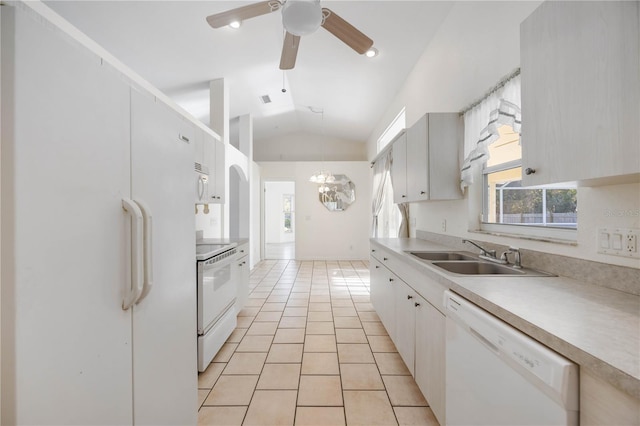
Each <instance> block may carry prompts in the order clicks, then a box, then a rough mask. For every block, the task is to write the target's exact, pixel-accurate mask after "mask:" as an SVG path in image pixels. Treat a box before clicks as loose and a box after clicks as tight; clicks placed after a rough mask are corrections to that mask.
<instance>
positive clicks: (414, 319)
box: [369, 247, 445, 425]
mask: <svg viewBox="0 0 640 426" xmlns="http://www.w3.org/2000/svg"><path fill="white" fill-rule="evenodd" d="M371 254H372V256H371V259H370V263H369V264H370V272H371V274H370V277H371V278H370V279H371V281H370V283H371V287H370V288H371V303H372V304H373V307H374V308H375V310H376V312H377V313H378V316H379V317H380V321H382V324H383V325H384V327H385V328H386V330H387V332H388V333H389V336H390V337H391V339H392V340H393V343H394V344H395V345H396V349H398V353H399V354H400V356H401V357H402V360H403V361H404V363H405V365H406V366H407V368H408V369H409V371H410V372H411V375H412V376H413V377H414V379H415V381H416V383H417V385H418V387H419V388H420V390H421V391H422V394H423V396H424V397H425V399H426V400H427V402H428V403H429V406H430V407H431V410H432V411H433V413H434V415H435V416H436V418H437V419H438V421H439V422H440V424H441V425H444V424H445V316H444V314H443V313H442V312H440V311H439V310H438V309H437V308H436V307H435V306H434V304H437V303H438V301H440V300H441V297H440V298H439V296H441V295H442V294H443V292H444V287H442V286H441V285H440V284H438V283H437V282H435V281H433V280H430V279H429V278H426V277H424V276H423V274H422V273H420V272H418V271H417V270H415V269H412V267H411V266H409V265H402V263H401V261H400V260H398V258H391V256H392V255H389V254H388V253H386V252H385V251H384V250H383V249H380V248H378V247H376V248H375V249H373V250H372V253H371ZM389 264H391V265H393V266H391V268H392V269H390V268H389ZM420 292H423V293H422V294H423V295H424V296H425V297H423V296H422V295H421V294H420ZM434 295H435V297H434ZM426 297H429V298H430V299H429V300H427V299H426ZM432 302H433V303H434V304H432Z"/></svg>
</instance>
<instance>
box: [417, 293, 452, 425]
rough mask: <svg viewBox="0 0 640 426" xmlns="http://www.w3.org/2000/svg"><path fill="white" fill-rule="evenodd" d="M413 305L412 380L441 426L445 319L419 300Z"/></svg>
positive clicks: (424, 301) (442, 415) (443, 399)
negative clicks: (414, 350) (414, 322)
mask: <svg viewBox="0 0 640 426" xmlns="http://www.w3.org/2000/svg"><path fill="white" fill-rule="evenodd" d="M416 303H418V306H416V309H415V317H416V324H415V331H416V346H415V348H416V353H415V357H416V361H415V362H416V364H415V365H416V366H415V374H414V377H415V379H416V384H417V385H418V387H419V388H420V390H421V391H422V395H424V397H425V398H426V400H427V401H429V406H430V407H431V410H432V411H433V414H435V416H436V418H437V419H438V421H439V422H440V424H441V425H444V424H446V423H445V357H446V351H445V342H446V336H445V331H446V328H445V327H446V321H445V320H446V317H445V316H444V314H443V313H442V312H440V311H438V310H437V309H436V308H434V307H433V306H432V305H431V304H430V303H429V302H427V301H426V300H424V299H423V298H422V297H420V296H418V297H417V301H416Z"/></svg>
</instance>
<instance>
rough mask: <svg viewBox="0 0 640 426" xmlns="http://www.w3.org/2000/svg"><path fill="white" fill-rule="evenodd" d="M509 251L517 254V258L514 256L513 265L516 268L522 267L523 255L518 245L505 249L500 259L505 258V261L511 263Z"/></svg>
mask: <svg viewBox="0 0 640 426" xmlns="http://www.w3.org/2000/svg"><path fill="white" fill-rule="evenodd" d="M509 253H514V254H515V258H514V261H513V262H514V263H513V267H514V268H515V269H522V255H521V254H520V249H518V248H516V247H509V249H508V250H507V251H505V252H504V253H502V255H501V256H500V260H504V261H505V263H509V257H508V256H509Z"/></svg>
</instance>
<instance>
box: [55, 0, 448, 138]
mask: <svg viewBox="0 0 640 426" xmlns="http://www.w3.org/2000/svg"><path fill="white" fill-rule="evenodd" d="M45 3H46V4H47V5H49V6H50V7H51V8H52V9H53V10H55V11H56V12H57V13H59V14H60V15H62V16H63V17H64V18H66V19H67V20H68V21H70V22H71V23H72V24H74V25H75V26H76V27H78V28H79V29H80V30H81V31H83V32H84V33H86V34H87V35H88V36H89V37H91V38H92V39H94V40H95V41H97V42H98V43H99V44H101V45H102V46H103V47H104V48H106V49H107V50H108V51H110V52H111V53H112V54H113V55H114V56H116V57H117V58H119V59H120V60H121V61H122V62H124V63H125V64H126V65H128V66H129V67H130V68H132V69H133V70H134V71H136V72H137V73H138V74H140V75H141V76H142V77H144V78H145V79H147V80H148V81H149V82H150V83H152V84H153V85H154V86H156V87H158V88H159V89H160V90H162V91H163V92H165V93H166V94H167V95H169V96H170V97H171V98H173V99H174V100H175V101H176V102H177V103H178V104H180V105H181V106H182V107H184V108H185V109H186V110H187V111H189V112H190V113H191V114H193V115H194V116H195V117H197V118H199V119H200V120H202V121H203V122H205V123H208V121H209V118H208V117H209V92H208V88H209V81H210V80H214V79H218V78H224V79H225V82H226V84H227V86H228V87H229V108H230V117H235V116H240V115H245V114H251V115H252V117H253V122H254V139H255V140H260V139H267V138H277V137H279V136H284V135H286V134H291V133H304V132H307V133H318V117H317V114H314V113H313V112H311V111H310V108H309V107H312V108H314V109H315V110H320V109H322V110H323V111H324V129H323V132H324V133H325V134H326V135H327V136H333V137H336V138H341V139H346V140H353V141H366V140H367V139H368V138H369V136H370V133H371V131H372V129H373V128H374V127H375V125H376V124H377V123H378V121H379V120H380V118H381V115H382V114H383V113H384V112H385V110H386V109H387V106H388V104H389V102H390V101H391V100H392V99H393V97H394V95H395V94H396V93H397V91H398V90H399V89H400V87H401V85H402V83H403V82H404V80H405V78H406V76H407V74H408V73H409V71H410V70H411V69H412V67H413V66H414V64H415V63H416V61H417V59H418V58H419V56H420V55H421V54H422V52H423V51H424V49H425V48H426V46H427V45H428V43H429V42H430V40H431V38H432V37H433V35H434V34H435V32H436V31H437V29H438V27H439V26H440V24H441V23H442V22H443V20H444V19H445V18H446V16H447V14H448V13H449V11H450V10H451V8H452V6H453V2H446V1H445V2H436V1H366V0H358V1H329V0H323V1H322V6H324V7H328V8H329V9H331V10H333V11H334V12H335V13H337V14H338V15H340V16H341V17H342V18H344V19H346V20H347V21H348V22H350V23H351V24H352V25H354V26H355V27H356V28H358V29H359V30H360V31H362V32H363V33H365V34H366V35H368V36H369V37H370V38H372V39H373V40H374V46H375V47H376V48H377V49H378V50H379V52H380V54H379V55H378V56H377V57H374V58H367V57H365V56H364V55H358V54H357V53H356V52H355V51H353V50H352V49H351V48H349V47H348V46H347V45H345V44H344V43H342V42H341V41H340V40H339V39H337V38H336V37H334V36H333V35H332V34H330V33H329V32H327V31H325V30H324V29H323V28H320V29H319V30H318V31H316V32H315V33H313V34H310V35H307V36H303V37H302V40H301V43H300V48H299V51H298V58H297V62H296V66H295V68H294V69H293V70H290V71H286V72H283V71H281V70H280V69H279V62H280V53H281V50H282V43H283V28H282V19H281V15H280V13H279V12H274V13H271V14H268V15H264V16H259V17H255V18H252V19H249V20H247V21H245V22H243V25H242V26H241V27H240V28H239V29H237V30H234V29H231V28H228V27H224V28H220V29H213V28H211V27H210V26H209V25H208V24H207V22H206V20H205V18H206V17H207V16H208V15H211V14H215V13H218V12H222V11H225V10H228V9H231V8H235V7H239V6H242V5H245V4H250V3H252V2H246V1H95V0H92V1H46V2H45ZM283 88H284V89H286V93H283V91H282V89H283ZM263 95H269V97H270V98H271V100H272V102H271V103H270V104H263V103H262V101H261V100H260V97H261V96H263Z"/></svg>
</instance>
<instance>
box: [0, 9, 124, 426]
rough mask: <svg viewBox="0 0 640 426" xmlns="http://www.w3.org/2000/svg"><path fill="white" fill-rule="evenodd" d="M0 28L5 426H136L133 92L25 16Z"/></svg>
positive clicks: (9, 17)
mask: <svg viewBox="0 0 640 426" xmlns="http://www.w3.org/2000/svg"><path fill="white" fill-rule="evenodd" d="M1 28H2V67H3V68H2V85H3V92H2V171H3V175H2V208H3V212H2V238H3V239H2V292H3V294H2V315H3V318H2V324H3V330H2V342H1V347H2V402H3V406H2V421H1V422H0V423H2V424H16V423H18V424H67V425H71V424H82V425H86V424H95V423H96V422H97V421H100V422H102V423H104V424H130V423H131V421H132V403H131V401H132V386H131V346H132V340H131V312H130V311H123V310H122V299H123V295H124V289H125V286H126V285H127V283H128V282H129V274H128V255H127V247H128V246H129V245H128V241H129V236H128V224H129V219H128V217H127V215H126V214H125V212H124V211H123V209H122V201H121V200H122V198H123V197H129V195H130V193H129V180H130V177H129V155H130V154H129V91H128V88H127V86H126V84H124V83H123V82H122V80H121V79H120V77H119V76H117V75H116V74H115V73H113V72H111V71H110V70H109V69H108V67H107V66H105V65H101V59H100V58H99V57H98V56H95V55H93V54H92V53H90V52H89V51H88V50H85V49H83V48H82V47H81V46H79V45H78V43H77V42H72V41H71V40H70V39H69V38H68V37H67V36H66V35H64V34H63V33H62V32H60V31H59V30H56V29H55V28H54V27H53V26H52V25H50V24H48V23H46V21H44V20H43V19H42V18H39V17H37V16H34V13H33V12H31V11H29V9H28V7H26V6H24V5H21V4H19V3H18V4H15V5H14V4H13V3H12V4H9V5H3V6H2V26H1ZM5 88H11V90H10V91H9V90H7V91H5V90H4V89H5Z"/></svg>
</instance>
